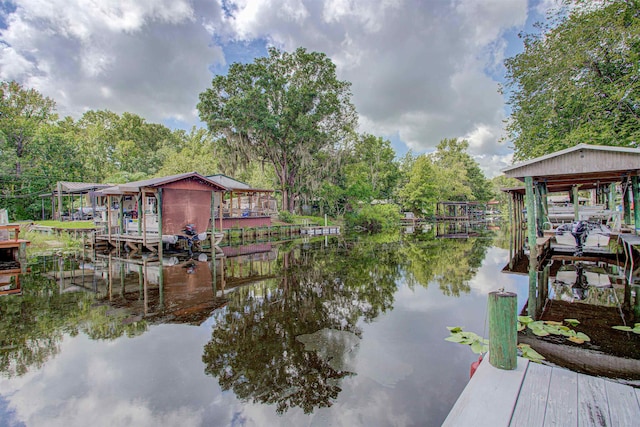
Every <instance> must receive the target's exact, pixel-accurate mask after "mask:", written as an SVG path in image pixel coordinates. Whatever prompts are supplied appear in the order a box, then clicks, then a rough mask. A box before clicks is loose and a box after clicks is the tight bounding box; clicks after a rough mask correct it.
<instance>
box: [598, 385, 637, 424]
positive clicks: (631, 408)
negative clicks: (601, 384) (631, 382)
mask: <svg viewBox="0 0 640 427" xmlns="http://www.w3.org/2000/svg"><path fill="white" fill-rule="evenodd" d="M605 391H606V393H607V403H608V405H609V416H610V417H611V425H612V426H631V425H634V424H636V423H638V422H639V421H640V402H639V401H638V396H637V393H638V392H639V391H640V390H638V389H633V388H631V387H628V386H625V385H624V384H619V383H614V382H613V381H605Z"/></svg>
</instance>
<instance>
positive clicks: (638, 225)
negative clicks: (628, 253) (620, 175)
mask: <svg viewBox="0 0 640 427" xmlns="http://www.w3.org/2000/svg"><path fill="white" fill-rule="evenodd" d="M631 192H632V194H633V221H634V222H633V223H634V228H635V230H636V234H640V188H638V176H632V177H631Z"/></svg>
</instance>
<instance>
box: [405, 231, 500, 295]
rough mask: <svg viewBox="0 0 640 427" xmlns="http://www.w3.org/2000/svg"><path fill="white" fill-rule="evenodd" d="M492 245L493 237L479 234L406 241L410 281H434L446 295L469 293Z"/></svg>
mask: <svg viewBox="0 0 640 427" xmlns="http://www.w3.org/2000/svg"><path fill="white" fill-rule="evenodd" d="M489 246H491V239H487V238H480V237H472V238H468V239H430V240H418V239H415V240H409V241H405V242H404V245H403V246H402V248H401V250H400V252H401V253H402V258H403V259H404V267H405V269H406V271H407V282H408V283H409V284H410V285H412V286H415V285H416V284H418V285H420V286H423V287H425V288H426V287H428V286H429V284H430V283H432V282H435V283H437V284H438V287H439V288H440V290H441V291H442V293H443V294H444V295H447V296H455V297H459V296H460V295H461V294H463V293H469V291H470V290H471V287H470V286H469V281H470V280H471V279H473V277H474V276H475V275H476V273H477V271H478V268H479V267H480V265H482V261H483V260H484V257H485V255H486V253H487V249H488V248H489Z"/></svg>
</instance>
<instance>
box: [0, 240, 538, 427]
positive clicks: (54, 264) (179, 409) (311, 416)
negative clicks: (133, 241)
mask: <svg viewBox="0 0 640 427" xmlns="http://www.w3.org/2000/svg"><path fill="white" fill-rule="evenodd" d="M499 241H500V240H499V239H495V238H494V237H493V236H491V235H487V236H484V237H474V238H469V239H437V238H436V237H435V235H434V233H433V232H428V233H415V234H413V235H401V234H397V235H392V236H373V237H371V238H365V237H358V238H356V239H348V238H345V237H332V238H318V239H316V240H310V241H296V242H288V243H285V244H275V243H264V244H260V245H253V246H249V247H242V248H225V251H226V256H225V257H224V258H220V259H217V260H215V261H213V262H212V261H211V258H210V257H209V258H208V259H207V260H204V258H201V260H198V259H194V260H190V261H187V260H184V259H178V258H171V257H166V259H165V263H164V264H165V265H164V267H163V268H162V269H161V268H160V267H159V266H158V264H157V263H154V262H151V261H149V262H146V261H142V260H138V261H137V263H133V262H121V261H119V260H118V259H117V257H113V256H112V257H108V256H106V257H105V256H103V257H98V258H95V259H87V260H84V261H83V260H81V259H80V257H77V258H67V259H63V258H56V257H48V258H38V259H34V260H32V261H31V269H32V273H29V274H26V275H23V276H22V277H21V284H22V288H23V295H21V296H8V297H2V298H0V310H1V317H0V330H1V331H2V334H3V336H2V339H1V341H0V344H1V349H0V375H1V377H0V378H1V380H0V420H1V421H0V425H8V426H14V425H16V426H19V425H27V426H45V425H46V426H58V425H60V426H65V427H68V426H76V425H78V426H80V425H81V426H86V425H92V426H103V425H104V426H113V425H135V426H201V425H202V426H275V425H285V426H303V425H313V426H414V425H419V426H437V425H440V424H441V423H442V421H443V420H444V418H445V417H446V415H447V413H448V411H449V410H450V408H451V407H452V406H453V404H454V403H455V401H456V399H457V397H458V396H459V394H460V392H461V391H462V389H463V388H464V386H465V385H466V384H467V381H468V378H469V366H470V364H471V362H473V361H474V360H475V356H474V355H473V353H472V352H471V350H470V349H469V348H468V347H466V346H461V345H458V344H454V343H450V342H447V341H444V338H445V337H447V336H448V331H447V329H446V327H447V326H463V327H465V329H466V330H471V331H475V332H477V333H479V334H481V335H485V336H488V331H486V328H485V320H486V319H485V316H486V301H487V298H486V295H487V293H488V292H490V291H493V290H496V289H498V288H501V287H504V288H505V289H506V290H510V291H514V292H517V293H518V295H519V298H518V300H519V304H518V305H519V309H520V308H521V307H522V306H523V304H524V302H525V300H524V299H525V298H526V296H527V286H528V285H527V277H526V276H521V275H514V274H503V273H501V270H502V268H503V267H504V266H505V264H506V263H507V262H508V256H509V252H508V250H507V249H502V248H500V247H498V246H505V245H501V244H499Z"/></svg>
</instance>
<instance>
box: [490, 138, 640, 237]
mask: <svg viewBox="0 0 640 427" xmlns="http://www.w3.org/2000/svg"><path fill="white" fill-rule="evenodd" d="M502 171H503V172H504V174H505V175H506V176H507V177H509V178H516V179H518V180H520V181H522V182H524V184H525V186H524V188H522V187H520V188H512V189H506V190H505V191H507V192H508V193H510V194H511V201H512V204H513V217H514V219H515V220H516V221H519V222H522V221H523V220H524V218H523V217H522V216H521V215H520V213H521V212H522V211H523V210H524V208H525V207H526V212H527V217H528V219H533V221H527V224H528V228H527V229H528V231H529V238H530V240H533V239H535V237H536V236H537V235H541V233H542V228H543V224H544V223H546V222H549V212H550V211H549V205H548V194H550V193H561V192H564V193H567V194H569V195H570V198H571V200H572V201H575V202H574V203H572V204H571V206H572V207H573V213H574V216H573V217H574V220H576V221H577V220H580V219H589V216H596V217H603V216H605V215H611V214H613V213H615V212H616V211H617V209H616V208H617V205H616V188H618V189H620V190H621V194H622V197H621V205H622V206H621V207H622V213H623V218H622V224H621V228H622V229H623V231H635V233H636V234H638V233H640V192H639V188H638V179H639V176H640V149H638V148H627V147H609V146H599V145H589V144H578V145H576V146H574V147H570V148H567V149H565V150H561V151H557V152H555V153H551V154H548V155H545V156H542V157H537V158H535V159H531V160H528V161H525V162H522V163H518V164H515V165H513V166H510V167H507V168H505V169H503V170H502ZM582 190H590V191H594V192H595V194H596V200H597V201H598V202H599V203H600V206H601V208H602V209H600V211H595V212H594V211H592V212H581V207H580V204H579V203H578V200H579V197H578V192H579V191H582ZM632 206H633V212H632V208H631V207H632ZM632 226H633V228H631V227H632ZM625 229H626V230H625Z"/></svg>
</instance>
